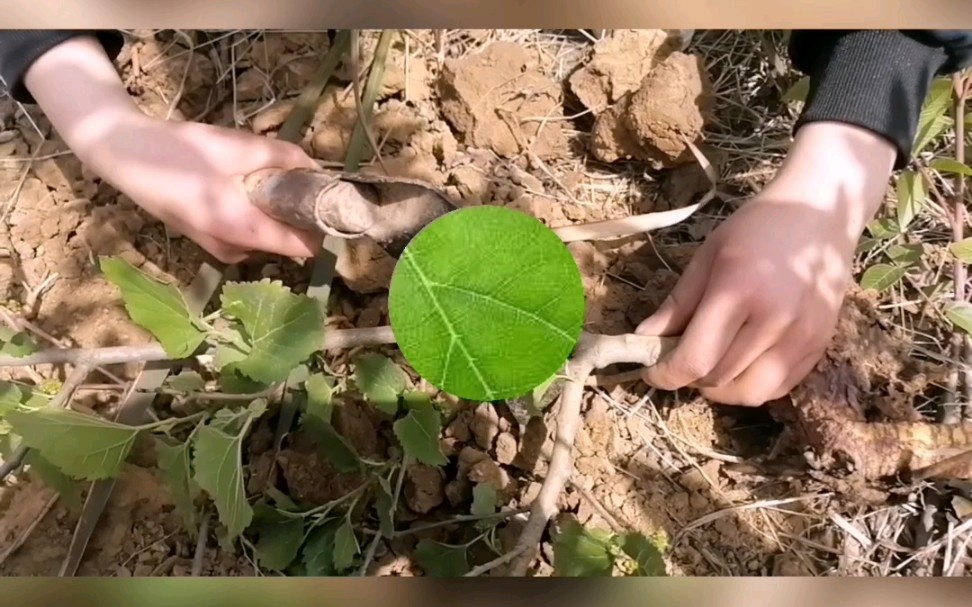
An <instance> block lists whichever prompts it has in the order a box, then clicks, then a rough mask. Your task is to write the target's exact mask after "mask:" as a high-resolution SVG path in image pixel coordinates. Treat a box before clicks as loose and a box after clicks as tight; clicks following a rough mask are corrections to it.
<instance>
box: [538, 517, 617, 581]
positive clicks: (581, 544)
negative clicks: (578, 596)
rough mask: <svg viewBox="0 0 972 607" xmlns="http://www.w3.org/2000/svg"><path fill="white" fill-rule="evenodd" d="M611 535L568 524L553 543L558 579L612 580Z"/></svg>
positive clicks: (573, 523) (569, 521)
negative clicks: (598, 578)
mask: <svg viewBox="0 0 972 607" xmlns="http://www.w3.org/2000/svg"><path fill="white" fill-rule="evenodd" d="M611 538H612V536H611V534H610V533H607V532H605V531H603V530H601V529H585V528H584V526H583V525H581V524H580V523H578V522H577V521H574V520H568V521H567V522H566V523H565V524H564V525H563V528H562V529H561V531H560V533H558V534H557V537H556V538H555V539H554V542H553V550H554V572H555V573H556V575H557V577H610V576H611V572H612V570H613V569H614V554H613V553H612V551H611Z"/></svg>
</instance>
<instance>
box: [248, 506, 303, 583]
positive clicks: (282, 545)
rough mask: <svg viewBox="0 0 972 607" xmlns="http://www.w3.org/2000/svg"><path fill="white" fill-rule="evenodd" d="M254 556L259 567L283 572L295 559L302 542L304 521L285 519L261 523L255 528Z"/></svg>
mask: <svg viewBox="0 0 972 607" xmlns="http://www.w3.org/2000/svg"><path fill="white" fill-rule="evenodd" d="M257 534H258V536H257V542H256V554H257V561H258V562H259V563H260V566H261V567H263V568H265V569H269V570H271V571H283V570H284V569H286V568H287V567H289V566H290V564H291V563H292V562H293V560H294V559H295V558H297V553H298V552H300V545H301V543H302V542H303V541H304V521H303V519H299V518H286V519H283V520H278V521H266V522H262V523H261V524H260V525H259V526H258V527H257Z"/></svg>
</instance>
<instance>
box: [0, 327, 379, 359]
mask: <svg viewBox="0 0 972 607" xmlns="http://www.w3.org/2000/svg"><path fill="white" fill-rule="evenodd" d="M393 343H395V335H394V333H392V330H391V327H387V326H386V327H368V328H363V329H335V330H328V331H327V332H326V333H325V335H324V342H323V343H322V344H321V350H346V349H348V348H354V347H359V346H377V345H386V344H393ZM168 360H174V359H172V357H170V356H169V355H168V354H166V353H165V350H164V349H163V348H162V346H161V344H158V343H149V344H144V345H140V346H111V347H108V348H91V349H86V348H64V349H54V350H45V351H43V352H37V353H35V354H30V355H28V356H23V357H16V356H0V367H7V366H9V367H26V366H29V365H57V364H65V363H70V364H87V365H90V366H92V367H94V366H103V365H117V364H123V363H136V362H158V361H168Z"/></svg>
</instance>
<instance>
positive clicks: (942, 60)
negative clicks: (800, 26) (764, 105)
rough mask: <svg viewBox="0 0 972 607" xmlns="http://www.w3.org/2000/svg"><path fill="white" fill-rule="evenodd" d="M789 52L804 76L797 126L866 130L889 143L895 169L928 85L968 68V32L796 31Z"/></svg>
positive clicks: (903, 158)
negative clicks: (814, 124) (842, 125)
mask: <svg viewBox="0 0 972 607" xmlns="http://www.w3.org/2000/svg"><path fill="white" fill-rule="evenodd" d="M789 55H790V59H791V61H792V62H793V65H794V67H796V68H797V69H798V70H800V71H801V72H803V73H804V74H807V75H809V76H810V89H809V93H808V95H807V102H806V105H805V106H804V109H803V113H802V114H801V116H800V118H799V120H798V121H797V125H796V129H799V128H800V127H801V126H803V125H804V124H808V123H811V122H819V121H823V120H827V121H835V122H844V123H848V124H853V125H856V126H860V127H863V128H866V129H869V130H871V131H873V132H875V133H877V134H878V135H881V136H883V137H886V138H887V139H888V140H889V141H890V142H891V143H893V144H894V146H895V147H896V148H897V150H898V159H897V162H896V168H901V167H903V166H905V165H906V164H908V161H909V160H910V157H911V150H912V146H913V143H914V139H915V133H916V131H917V129H918V118H919V115H920V113H921V107H922V104H923V103H924V101H925V97H926V96H927V95H928V91H929V89H930V87H931V83H932V80H933V79H934V78H935V77H936V76H942V75H947V74H950V73H953V72H956V71H959V70H961V69H963V68H965V67H967V66H969V65H970V64H972V31H966V30H924V31H899V30H851V31H836V30H813V31H811V30H800V31H794V32H793V33H792V35H791V37H790V44H789Z"/></svg>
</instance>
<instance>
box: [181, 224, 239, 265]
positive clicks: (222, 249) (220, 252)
mask: <svg viewBox="0 0 972 607" xmlns="http://www.w3.org/2000/svg"><path fill="white" fill-rule="evenodd" d="M186 236H188V237H189V238H190V239H191V240H192V241H193V242H195V243H196V244H197V245H199V246H200V247H201V248H202V249H203V250H204V251H206V252H207V253H209V254H210V255H212V256H213V257H215V258H216V259H218V260H219V261H221V262H223V263H225V264H235V263H240V262H241V261H243V260H245V259H246V258H247V257H249V255H248V254H247V252H246V250H244V249H242V248H240V247H236V246H233V245H231V244H229V243H226V242H223V241H222V240H219V239H218V238H213V237H212V236H209V235H208V234H203V233H200V232H196V231H194V230H191V231H187V232H186Z"/></svg>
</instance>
